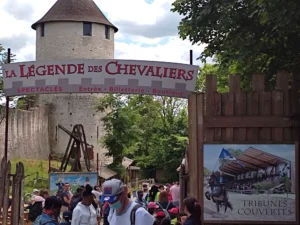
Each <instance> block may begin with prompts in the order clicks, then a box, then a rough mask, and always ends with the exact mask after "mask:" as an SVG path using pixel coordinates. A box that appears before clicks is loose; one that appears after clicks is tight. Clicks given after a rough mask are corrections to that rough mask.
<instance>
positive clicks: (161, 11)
mask: <svg viewBox="0 0 300 225" xmlns="http://www.w3.org/2000/svg"><path fill="white" fill-rule="evenodd" d="M55 1H56V0H0V21H1V32H0V43H1V44H2V45H3V46H4V47H5V48H11V49H12V51H13V52H14V53H16V54H17V60H18V61H31V60H35V31H34V30H32V29H31V24H32V23H34V22H36V21H37V20H39V19H40V18H41V17H42V16H43V15H44V14H45V13H46V12H47V11H48V10H49V9H50V7H51V6H52V5H53V4H54V3H55ZM94 1H95V3H96V4H97V5H98V6H99V8H100V9H101V10H102V12H103V13H104V14H105V15H106V16H107V17H108V19H109V20H110V21H111V22H112V23H113V24H114V25H115V26H117V27H118V28H119V32H118V33H117V34H116V37H115V58H119V59H144V60H158V61H170V62H179V63H189V50H190V49H193V50H194V59H196V58H197V57H198V56H199V55H200V53H201V52H202V51H203V46H202V45H201V46H191V43H190V42H189V41H182V40H181V39H179V36H178V34H177V33H178V31H177V26H178V24H179V21H180V16H179V15H177V14H175V13H172V12H170V9H171V4H172V2H173V1H174V0H127V1H124V0H94ZM194 64H198V65H199V64H200V61H194Z"/></svg>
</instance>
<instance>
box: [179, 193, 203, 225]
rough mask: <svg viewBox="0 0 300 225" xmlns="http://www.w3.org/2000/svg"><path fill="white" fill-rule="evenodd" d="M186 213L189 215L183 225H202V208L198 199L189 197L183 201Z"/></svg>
mask: <svg viewBox="0 0 300 225" xmlns="http://www.w3.org/2000/svg"><path fill="white" fill-rule="evenodd" d="M183 207H184V212H185V213H186V214H187V216H188V217H187V219H186V221H185V222H184V224H183V225H202V221H201V206H200V204H199V202H198V201H197V199H195V198H193V197H188V198H186V199H184V200H183Z"/></svg>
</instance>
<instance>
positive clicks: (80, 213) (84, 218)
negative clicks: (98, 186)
mask: <svg viewBox="0 0 300 225" xmlns="http://www.w3.org/2000/svg"><path fill="white" fill-rule="evenodd" d="M71 224H72V225H85V224H86V225H97V224H98V223H97V212H96V210H95V208H94V206H93V205H90V206H86V205H84V204H82V203H81V202H79V203H78V204H77V205H76V207H75V209H74V211H73V214H72V223H71Z"/></svg>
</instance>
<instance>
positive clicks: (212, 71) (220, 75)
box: [196, 63, 230, 93]
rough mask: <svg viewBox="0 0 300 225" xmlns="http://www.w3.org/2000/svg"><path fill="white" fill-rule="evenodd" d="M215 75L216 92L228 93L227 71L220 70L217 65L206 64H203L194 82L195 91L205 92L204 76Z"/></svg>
mask: <svg viewBox="0 0 300 225" xmlns="http://www.w3.org/2000/svg"><path fill="white" fill-rule="evenodd" d="M210 75H215V76H217V82H218V83H217V88H218V92H220V93H223V92H228V90H229V87H228V76H229V75H230V73H229V71H228V70H226V69H225V68H221V67H220V65H219V64H218V63H215V64H207V63H205V64H204V65H203V66H202V67H200V68H199V74H198V77H197V81H196V91H200V92H205V91H206V88H205V82H206V76H210Z"/></svg>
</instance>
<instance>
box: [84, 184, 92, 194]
mask: <svg viewBox="0 0 300 225" xmlns="http://www.w3.org/2000/svg"><path fill="white" fill-rule="evenodd" d="M92 191H93V188H92V186H91V185H89V184H87V185H86V186H85V190H84V191H83V193H82V195H83V197H87V196H92V195H93V193H92Z"/></svg>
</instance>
